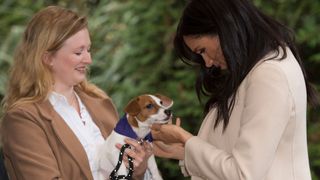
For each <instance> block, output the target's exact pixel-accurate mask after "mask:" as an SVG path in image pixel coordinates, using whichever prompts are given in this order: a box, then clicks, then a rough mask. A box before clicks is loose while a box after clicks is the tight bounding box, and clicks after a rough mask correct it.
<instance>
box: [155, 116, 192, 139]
mask: <svg viewBox="0 0 320 180" xmlns="http://www.w3.org/2000/svg"><path fill="white" fill-rule="evenodd" d="M180 125H181V120H180V118H177V119H176V124H153V125H152V127H151V133H152V137H153V139H154V140H158V141H162V142H164V143H166V144H170V143H182V144H183V145H184V144H185V143H186V142H187V140H188V139H189V138H191V137H192V136H193V135H192V134H191V133H189V132H188V131H186V130H184V129H183V128H182V127H181V126H180Z"/></svg>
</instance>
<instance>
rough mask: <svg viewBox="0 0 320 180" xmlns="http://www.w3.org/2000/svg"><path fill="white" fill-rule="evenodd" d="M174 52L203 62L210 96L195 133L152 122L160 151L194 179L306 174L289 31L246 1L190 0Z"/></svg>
mask: <svg viewBox="0 0 320 180" xmlns="http://www.w3.org/2000/svg"><path fill="white" fill-rule="evenodd" d="M174 46H175V49H176V51H177V53H178V55H179V57H180V58H181V59H182V60H183V61H184V62H185V63H187V64H189V65H194V66H197V67H200V73H199V75H198V78H197V81H196V83H195V88H196V92H197V94H198V97H199V99H201V98H200V97H201V96H203V95H204V96H207V97H209V98H208V101H207V103H206V106H205V108H204V112H205V115H206V117H205V119H204V121H203V122H202V125H201V128H200V130H199V133H198V135H197V136H193V135H192V134H190V133H189V132H187V131H185V130H184V129H182V128H181V127H180V119H177V122H176V124H168V125H154V126H153V127H152V129H153V130H152V134H153V137H154V139H155V140H158V142H155V144H156V146H155V152H156V154H157V155H158V156H162V157H167V158H174V159H179V160H180V163H179V164H180V165H181V168H182V170H183V173H184V174H185V175H191V176H192V179H214V180H217V179H221V180H226V179H228V180H229V179H230V180H237V179H250V180H260V179H264V180H277V179H279V180H284V179H286V180H293V179H296V180H300V179H303V180H308V179H311V176H310V168H309V161H308V150H307V138H306V107H307V97H308V100H309V102H310V103H313V104H315V103H317V102H316V101H315V96H316V94H315V91H314V90H313V88H312V87H311V85H310V84H309V82H308V81H307V78H306V73H305V70H304V68H303V66H302V61H301V58H300V57H299V54H298V51H297V48H296V47H295V45H294V35H293V33H292V32H291V31H290V30H289V29H288V28H287V27H286V26H284V25H282V24H281V23H279V22H277V21H276V20H274V19H272V18H270V17H268V16H266V15H265V14H263V13H262V12H261V11H259V10H258V9H257V8H256V7H255V6H254V5H253V4H252V3H251V1H249V0H191V2H190V3H189V4H188V5H187V6H186V8H185V10H184V12H183V15H182V17H181V19H180V22H179V25H178V28H177V33H176V36H175V40H174Z"/></svg>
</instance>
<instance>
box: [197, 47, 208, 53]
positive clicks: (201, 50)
mask: <svg viewBox="0 0 320 180" xmlns="http://www.w3.org/2000/svg"><path fill="white" fill-rule="evenodd" d="M204 52H206V49H205V48H202V49H200V50H199V52H198V53H199V54H202V53H204Z"/></svg>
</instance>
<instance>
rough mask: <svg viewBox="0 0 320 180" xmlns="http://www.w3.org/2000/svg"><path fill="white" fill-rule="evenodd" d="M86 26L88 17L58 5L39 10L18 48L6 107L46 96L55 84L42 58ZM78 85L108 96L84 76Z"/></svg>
mask: <svg viewBox="0 0 320 180" xmlns="http://www.w3.org/2000/svg"><path fill="white" fill-rule="evenodd" d="M84 28H87V19H86V17H84V16H79V15H78V14H77V13H75V12H73V11H71V10H68V9H65V8H62V7H58V6H48V7H46V8H44V9H42V10H41V11H39V12H38V13H36V14H35V15H34V16H33V17H32V19H31V21H30V22H29V23H28V25H27V28H26V30H25V32H24V34H23V37H22V41H21V42H20V44H19V45H18V46H17V48H16V52H15V56H14V62H13V66H12V67H11V71H10V75H9V79H8V87H7V93H6V95H5V97H4V100H3V110H4V111H7V110H9V109H11V108H13V107H15V106H18V105H21V104H25V103H34V102H39V101H43V100H46V99H47V96H48V94H49V92H50V90H52V87H53V83H54V82H53V77H52V74H51V71H50V68H49V67H48V65H47V64H46V63H44V62H43V58H44V56H45V54H46V53H55V52H56V51H58V50H59V49H60V48H61V47H62V45H63V43H64V42H65V41H66V40H67V39H68V38H69V37H71V36H72V35H74V34H76V33H77V32H78V31H80V30H82V29H84ZM75 88H76V89H81V90H83V91H85V92H86V93H87V94H89V95H91V96H95V97H101V98H103V97H106V95H105V93H104V92H103V91H102V90H101V89H99V88H98V87H96V86H95V85H93V84H91V83H89V82H87V80H84V81H83V82H81V83H80V84H78V85H77V86H76V87H75Z"/></svg>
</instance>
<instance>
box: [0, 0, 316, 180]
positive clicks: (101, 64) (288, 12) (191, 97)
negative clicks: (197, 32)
mask: <svg viewBox="0 0 320 180" xmlns="http://www.w3.org/2000/svg"><path fill="white" fill-rule="evenodd" d="M185 2H186V1H181V0H163V1H151V0H100V1H94V0H86V1H85V0H78V1H75V3H70V2H69V1H67V0H52V1H28V0H25V1H23V0H3V3H2V4H1V5H0V24H1V26H0V28H1V29H0V39H2V42H1V43H0V99H1V98H2V97H3V95H4V93H5V91H4V90H5V81H6V78H7V71H8V67H9V66H10V64H11V62H12V55H13V50H14V47H15V45H16V44H17V42H18V41H19V38H20V35H21V33H22V31H23V29H24V26H25V24H26V22H27V21H28V20H29V18H30V17H31V16H32V14H33V13H34V12H36V11H37V10H39V9H40V8H41V7H44V6H46V5H49V4H59V5H62V6H65V7H69V8H72V9H76V10H79V12H82V13H84V14H87V15H88V16H89V25H90V32H91V38H92V43H93V47H92V57H93V59H94V62H93V65H92V66H91V73H90V76H91V80H92V82H94V83H96V84H97V85H98V86H100V87H101V88H103V89H104V90H105V91H106V92H107V93H108V94H109V95H110V96H111V97H112V98H113V100H114V102H115V104H116V106H117V108H118V110H119V113H122V108H123V107H124V106H125V104H126V103H127V102H128V101H129V100H130V99H131V98H132V97H134V96H136V95H138V94H141V93H163V94H166V95H168V96H170V97H172V98H173V99H174V100H175V103H174V106H173V112H174V114H175V116H179V117H181V118H182V120H183V122H182V126H183V127H184V128H186V129H188V130H189V131H191V132H193V133H196V132H197V130H198V128H199V125H200V122H201V119H202V114H201V113H202V112H201V110H202V107H203V105H201V104H200V103H199V102H198V100H197V97H196V95H195V91H194V89H193V83H194V79H195V76H194V74H195V73H194V70H193V69H191V68H190V67H187V66H185V65H184V64H182V63H181V62H180V61H179V60H177V57H176V55H175V54H174V52H173V45H172V39H173V35H174V32H175V29H176V25H177V21H178V18H179V16H180V14H181V11H182V8H183V7H184V5H185ZM254 3H255V4H256V5H257V6H258V7H259V8H261V10H262V11H264V12H266V13H267V14H270V15H271V16H274V17H276V18H277V19H279V20H280V21H282V22H283V23H285V24H287V25H288V26H290V27H291V28H292V29H293V30H294V31H295V32H296V35H297V37H296V40H297V43H298V45H299V48H300V52H301V55H302V57H303V59H304V62H305V66H306V68H307V71H308V74H309V78H310V80H311V81H312V82H313V83H314V84H315V85H316V86H317V87H318V88H319V85H320V72H319V71H318V69H319V68H320V51H319V49H320V36H319V33H318V32H319V31H320V26H319V24H320V22H319V21H320V1H319V0H303V1H297V0H279V1H265V0H264V1H263V0H254ZM190 104H192V106H190ZM319 117H320V110H319V109H310V110H309V113H308V140H309V155H310V165H311V168H312V172H313V179H314V180H317V179H320V174H317V173H318V172H320V144H319V141H320V133H319V132H320V121H319ZM157 161H158V163H159V168H160V169H161V171H162V173H163V175H164V179H177V180H178V179H189V178H183V177H182V175H181V174H180V172H179V168H178V166H177V161H174V160H165V159H157Z"/></svg>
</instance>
